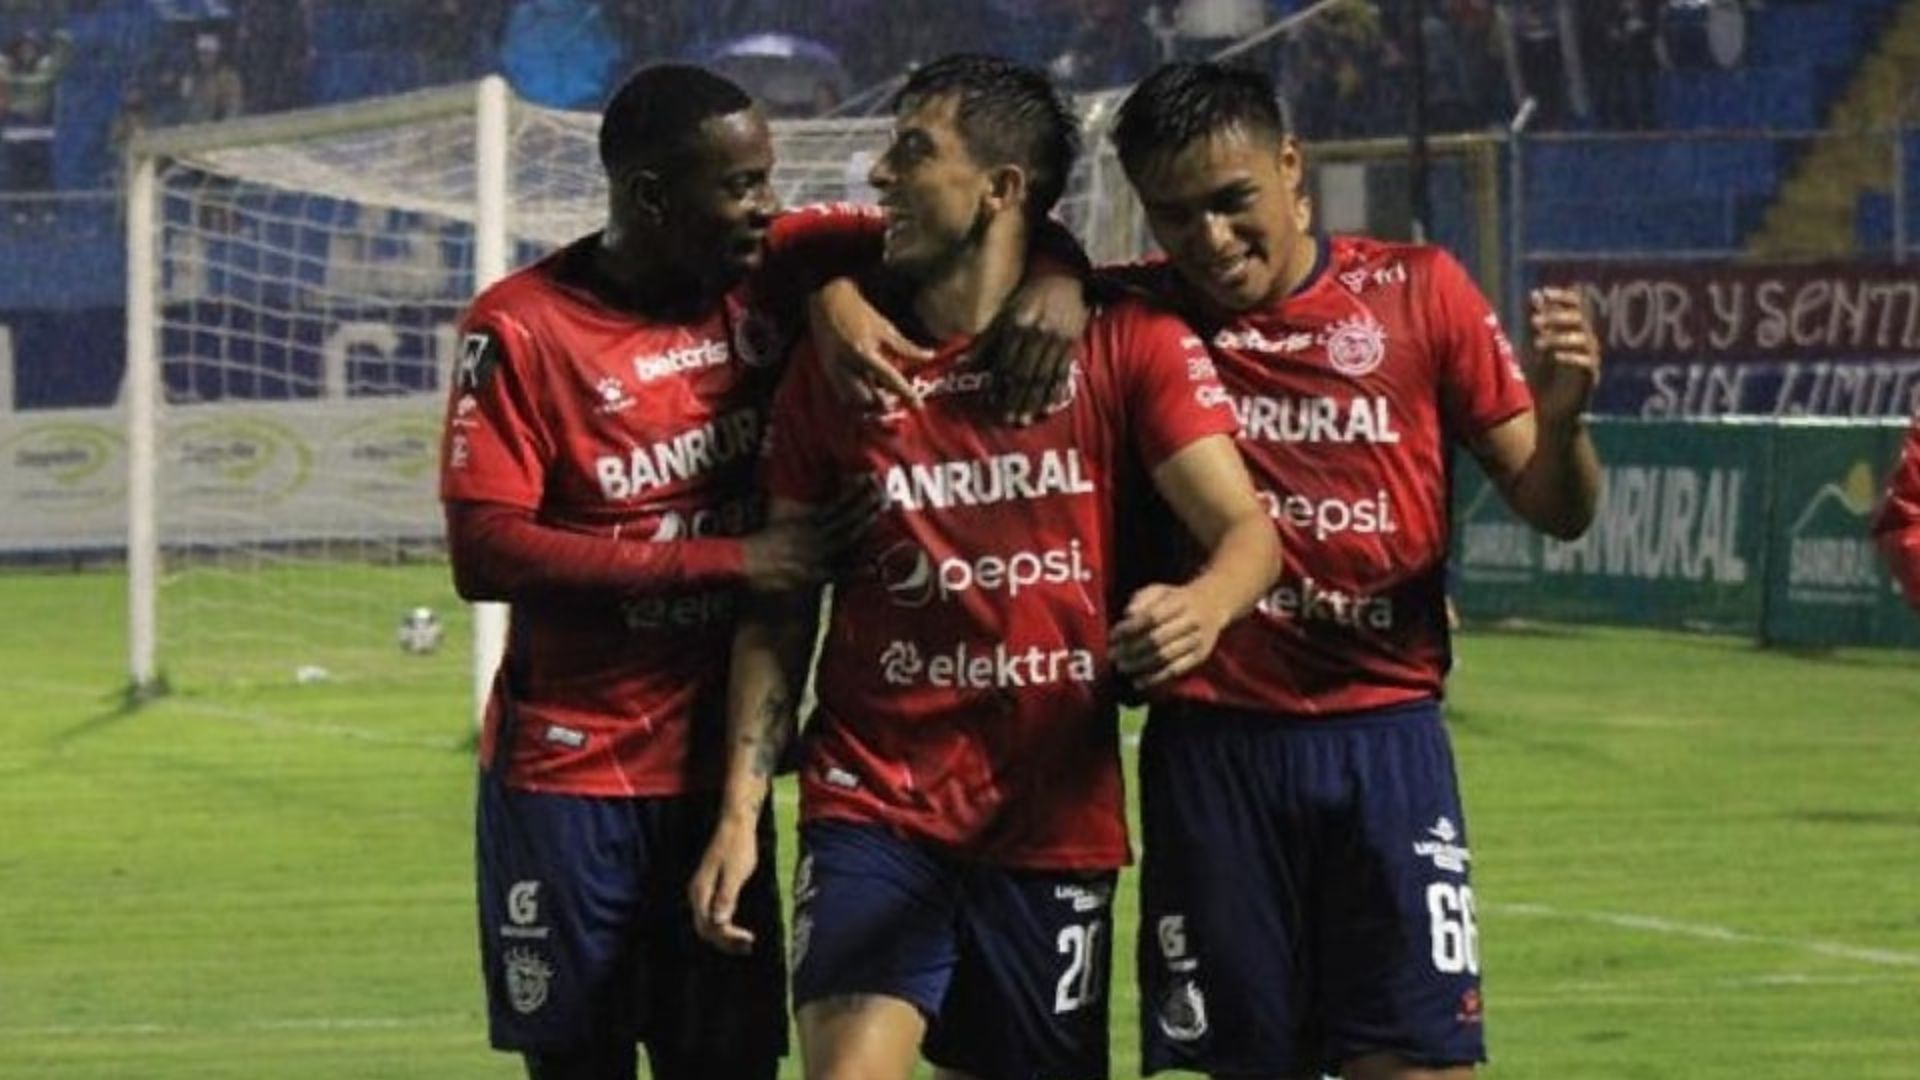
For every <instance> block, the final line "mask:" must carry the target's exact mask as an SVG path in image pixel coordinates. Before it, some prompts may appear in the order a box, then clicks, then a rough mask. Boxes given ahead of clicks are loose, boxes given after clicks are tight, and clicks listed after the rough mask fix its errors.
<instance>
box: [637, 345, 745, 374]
mask: <svg viewBox="0 0 1920 1080" xmlns="http://www.w3.org/2000/svg"><path fill="white" fill-rule="evenodd" d="M731 357H732V353H730V352H729V351H728V350H727V346H726V343H725V342H721V341H714V340H713V339H711V338H709V339H707V340H705V341H697V342H695V343H693V344H692V345H682V346H681V347H679V348H677V349H668V350H667V351H666V352H663V353H655V354H653V355H651V356H636V357H634V358H633V377H634V378H636V379H638V380H640V381H641V382H642V383H650V382H653V381H655V380H657V379H664V378H666V377H667V376H669V375H678V374H681V373H682V372H687V371H703V370H705V369H707V368H710V367H719V366H720V365H722V364H724V363H726V362H727V361H728V360H729V359H730V358H731Z"/></svg>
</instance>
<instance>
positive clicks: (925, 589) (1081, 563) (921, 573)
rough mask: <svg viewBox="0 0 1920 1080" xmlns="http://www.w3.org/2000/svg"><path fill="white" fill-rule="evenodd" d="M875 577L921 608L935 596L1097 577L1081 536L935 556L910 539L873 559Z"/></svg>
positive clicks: (1010, 593) (899, 602) (897, 597)
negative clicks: (1055, 543) (1003, 551)
mask: <svg viewBox="0 0 1920 1080" xmlns="http://www.w3.org/2000/svg"><path fill="white" fill-rule="evenodd" d="M873 570H874V576H875V577H877V578H878V579H879V581H880V587H881V588H882V589H884V590H885V591H886V594H887V599H888V600H891V601H892V602H893V603H894V604H895V605H896V606H898V607H904V608H921V607H926V606H927V605H928V604H930V603H933V602H934V601H935V600H953V599H954V598H956V597H959V596H963V595H965V594H967V593H970V592H981V593H988V594H995V595H1004V596H1005V597H1006V598H1007V599H1009V600H1012V599H1016V598H1018V597H1019V595H1020V594H1021V593H1022V592H1028V591H1031V590H1033V589H1035V588H1042V587H1046V586H1058V585H1070V586H1084V585H1086V584H1088V583H1090V582H1092V581H1093V580H1094V573H1093V569H1092V567H1090V566H1088V565H1087V558H1086V553H1085V552H1084V551H1083V550H1082V549H1081V546H1080V541H1078V540H1072V541H1069V542H1068V543H1067V544H1066V545H1065V546H1064V547H1053V548H1045V549H1041V550H1037V551H1016V552H1013V553H1012V554H1010V555H992V554H989V555H981V556H978V557H976V558H971V559H963V558H960V557H958V556H953V557H950V558H945V559H935V558H934V557H933V556H932V555H930V554H928V552H927V549H925V548H923V547H921V546H920V545H919V544H918V543H915V542H914V541H912V540H902V541H900V542H899V543H897V544H894V545H893V546H891V547H889V548H887V549H886V550H885V551H883V552H881V553H880V555H879V556H878V557H877V558H875V559H874V561H873Z"/></svg>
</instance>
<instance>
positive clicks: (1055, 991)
mask: <svg viewBox="0 0 1920 1080" xmlns="http://www.w3.org/2000/svg"><path fill="white" fill-rule="evenodd" d="M1116 877H1117V874H1116V873H1115V872H1114V871H1111V870H1097V871H1055V870H1011V869H1007V868H1005V867H998V866H988V865H983V864H979V863H969V862H964V861H960V860H957V859H954V858H952V857H950V856H947V855H945V854H943V853H941V852H939V851H938V850H937V849H934V848H931V847H928V846H926V845H923V844H919V843H915V842H914V841H911V840H907V839H904V838H901V837H900V836H898V835H896V834H894V833H893V832H891V831H890V830H887V829H884V828H880V827H877V826H872V825H862V824H855V823H852V822H842V821H821V822H814V823H812V824H809V825H806V826H804V827H803V828H802V829H801V830H800V865H799V867H798V868H797V869H796V871H795V873H794V913H793V969H794V970H793V996H794V1002H795V1004H796V1005H797V1006H805V1005H806V1004H807V1003H808V1002H811V1001H818V1000H821V999H823V998H829V997H836V996H840V995H844V994H882V995H885V996H887V997H893V998H899V999H902V1000H904V1001H907V1002H910V1003H912V1004H913V1005H914V1007H916V1008H918V1009H919V1010H920V1012H921V1014H922V1015H923V1016H925V1017H926V1018H927V1025H928V1026H927V1036H926V1039H925V1040H924V1041H923V1042H922V1044H921V1050H922V1052H923V1053H924V1054H925V1055H926V1058H927V1060H928V1061H931V1062H933V1063H934V1064H935V1065H937V1066H940V1067H942V1068H947V1069H958V1070H961V1071H963V1072H969V1073H973V1074H974V1075H976V1076H991V1077H994V1078H995V1080H1026V1078H1029V1077H1031V1078H1034V1080H1040V1078H1043V1077H1044V1078H1046V1080H1103V1078H1104V1077H1105V1076H1106V1075H1107V980H1108V972H1109V971H1110V970H1111V960H1112V954H1113V886H1114V880H1115V878H1116Z"/></svg>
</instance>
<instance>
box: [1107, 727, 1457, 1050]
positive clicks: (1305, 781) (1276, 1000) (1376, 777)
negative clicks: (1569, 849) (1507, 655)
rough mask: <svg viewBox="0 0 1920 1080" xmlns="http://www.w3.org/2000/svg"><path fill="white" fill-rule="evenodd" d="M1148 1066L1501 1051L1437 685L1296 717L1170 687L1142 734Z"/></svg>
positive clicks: (1143, 1012)
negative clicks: (1426, 696) (1489, 1034)
mask: <svg viewBox="0 0 1920 1080" xmlns="http://www.w3.org/2000/svg"><path fill="white" fill-rule="evenodd" d="M1140 789H1141V796H1140V797H1141V816H1142V825H1143V826H1144V847H1145V854H1144V858H1143V860H1142V863H1141V913H1140V937H1139V946H1138V948H1139V951H1138V962H1139V978H1140V1023H1141V1043H1142V1052H1143V1066H1144V1068H1145V1070H1146V1071H1147V1072H1148V1073H1153V1072H1156V1071H1159V1070H1162V1069H1192V1070H1195V1071H1199V1072H1207V1073H1212V1074H1215V1075H1241V1074H1245V1075H1276V1076H1277V1075H1300V1074H1308V1073H1312V1074H1318V1073H1319V1072H1321V1071H1325V1072H1329V1073H1337V1072H1338V1071H1339V1067H1338V1066H1339V1064H1340V1063H1341V1062H1343V1061H1348V1060H1351V1059H1352V1058H1355V1057H1358V1056H1361V1055H1363V1054H1367V1053H1372V1052H1376V1051H1390V1052H1392V1053H1395V1054H1398V1055H1400V1056H1402V1057H1404V1058H1406V1059H1407V1060H1409V1061H1412V1062H1414V1063H1416V1064H1421V1065H1427V1066H1432V1067H1439V1066H1446V1065H1460V1064H1468V1063H1472V1062H1479V1061H1484V1060H1486V1051H1485V1046H1484V1043H1483V1041H1482V1032H1481V1016H1480V958H1479V939H1478V932H1477V930H1476V928H1475V925H1474V911H1473V889H1472V887H1471V886H1470V885H1469V883H1468V878H1467V869H1468V860H1469V858H1470V856H1469V854H1468V850H1467V833H1466V823H1465V819H1464V818H1463V817H1462V815H1461V812H1460V795H1459V786H1458V784H1457V782H1456V780H1455V777H1454V767H1453V752H1452V750H1451V748H1450V747H1449V745H1448V742H1447V733H1446V729H1445V727H1444V726H1443V725H1442V723H1441V720H1440V713H1439V707H1438V705H1437V704H1436V703H1434V702H1431V701H1422V702H1416V703H1414V704H1412V705H1405V706H1396V707H1394V708H1391V709H1382V710H1378V711H1374V712H1368V713H1361V714H1354V715H1351V716H1344V717H1340V718H1337V719H1332V720H1327V719H1320V720H1311V721H1294V720H1288V719H1285V718H1275V717H1272V716H1263V715H1256V714H1247V713H1240V712H1234V711H1228V710H1221V709H1216V708H1208V707H1204V706H1195V705H1192V704H1178V705H1170V706H1161V707H1156V708H1155V709H1154V711H1153V714H1152V716H1151V718H1150V719H1149V720H1148V723H1147V728H1146V733H1145V735H1144V737H1143V738H1142V740H1141V746H1140Z"/></svg>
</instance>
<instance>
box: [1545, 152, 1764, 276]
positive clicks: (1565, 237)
mask: <svg viewBox="0 0 1920 1080" xmlns="http://www.w3.org/2000/svg"><path fill="white" fill-rule="evenodd" d="M1785 153H1786V151H1785V149H1784V148H1783V144H1781V143H1779V142H1776V141H1774V140H1771V139H1766V138H1753V137H1737V136H1718V137H1712V138H1700V139H1677V140H1676V139H1660V138H1639V137H1621V138H1608V139H1574V140H1560V139H1539V140H1535V141H1533V142H1532V143H1530V144H1528V146H1527V149H1526V168H1525V175H1526V222H1525V226H1526V235H1527V243H1528V246H1530V247H1535V248H1542V249H1546V250H1551V251H1560V252H1586V251H1608V250H1621V249H1630V250H1640V251H1704V250H1715V249H1725V248H1731V247H1734V246H1736V245H1738V244H1739V242H1740V238H1741V237H1742V236H1743V235H1744V234H1745V233H1746V231H1747V230H1748V229H1750V228H1751V227H1752V226H1753V225H1754V224H1755V223H1757V222H1758V220H1759V217H1760V215H1761V214H1762V213H1764V211H1765V209H1766V206H1767V203H1768V202H1769V201H1771V199H1772V197H1773V192H1774V191H1775V189H1777V188H1778V186H1779V183H1780V179H1781V176H1782V173H1783V169H1784V167H1785V162H1784V161H1783V160H1782V158H1783V156H1784V154H1785Z"/></svg>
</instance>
